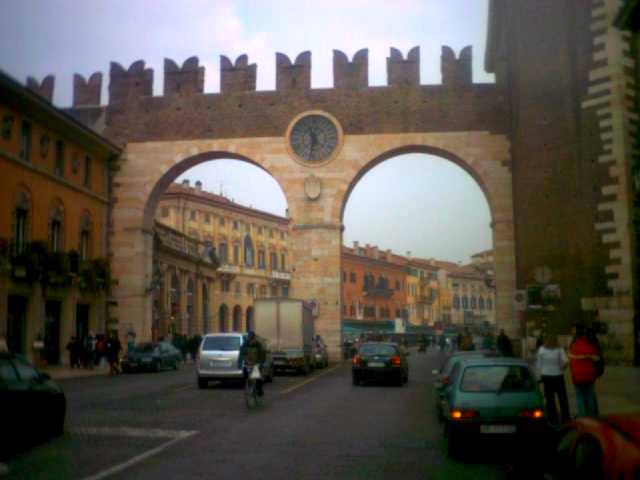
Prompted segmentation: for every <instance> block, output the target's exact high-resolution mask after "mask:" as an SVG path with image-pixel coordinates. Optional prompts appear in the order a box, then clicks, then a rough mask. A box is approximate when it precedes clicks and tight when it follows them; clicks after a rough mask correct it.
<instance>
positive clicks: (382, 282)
mask: <svg viewBox="0 0 640 480" xmlns="http://www.w3.org/2000/svg"><path fill="white" fill-rule="evenodd" d="M405 263H406V260H405V258H404V257H401V256H399V255H395V254H394V253H392V252H391V250H386V251H383V250H379V249H378V248H377V247H375V246H371V245H368V244H367V245H363V246H361V245H360V244H359V243H358V242H354V244H353V247H346V246H343V247H342V284H343V289H342V291H343V312H342V314H343V325H346V326H347V327H349V325H350V324H351V323H355V325H357V326H359V328H365V327H366V326H368V327H369V328H371V329H378V328H382V327H389V326H390V323H389V322H390V321H392V320H394V319H395V318H404V319H406V318H407V317H408V312H407V297H406V289H407V277H406V271H405ZM381 322H382V323H381Z"/></svg>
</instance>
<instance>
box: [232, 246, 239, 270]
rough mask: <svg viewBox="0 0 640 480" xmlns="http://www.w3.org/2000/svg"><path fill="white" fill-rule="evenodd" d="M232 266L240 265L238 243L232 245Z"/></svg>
mask: <svg viewBox="0 0 640 480" xmlns="http://www.w3.org/2000/svg"><path fill="white" fill-rule="evenodd" d="M233 264H234V265H240V243H238V242H234V243H233Z"/></svg>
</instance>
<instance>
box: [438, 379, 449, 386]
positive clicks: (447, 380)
mask: <svg viewBox="0 0 640 480" xmlns="http://www.w3.org/2000/svg"><path fill="white" fill-rule="evenodd" d="M440 382H442V385H444V386H447V385H449V384H450V383H451V380H450V379H449V377H442V379H441V380H440Z"/></svg>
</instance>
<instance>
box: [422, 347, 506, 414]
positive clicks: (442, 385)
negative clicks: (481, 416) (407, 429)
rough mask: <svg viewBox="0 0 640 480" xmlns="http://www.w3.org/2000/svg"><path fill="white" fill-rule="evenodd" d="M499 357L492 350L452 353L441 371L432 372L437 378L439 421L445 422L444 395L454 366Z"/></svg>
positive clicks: (437, 412) (435, 382)
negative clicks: (463, 362)
mask: <svg viewBox="0 0 640 480" xmlns="http://www.w3.org/2000/svg"><path fill="white" fill-rule="evenodd" d="M495 356H499V353H496V352H494V351H491V350H458V351H457V352H454V353H452V354H451V355H450V356H449V357H447V359H446V360H445V361H444V363H443V364H442V367H441V368H440V369H439V370H432V371H431V373H432V374H433V375H435V376H436V380H435V381H434V382H433V390H434V393H435V406H436V414H437V415H438V420H441V421H442V420H443V418H444V417H443V416H442V409H443V404H444V401H445V398H444V394H445V390H446V388H447V386H448V385H449V383H450V380H451V379H450V377H449V375H450V374H451V370H452V369H453V367H454V365H455V364H456V363H458V362H459V361H461V360H464V359H468V358H483V357H495Z"/></svg>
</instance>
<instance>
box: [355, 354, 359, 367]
mask: <svg viewBox="0 0 640 480" xmlns="http://www.w3.org/2000/svg"><path fill="white" fill-rule="evenodd" d="M360 360H361V359H360V354H356V356H355V357H353V364H354V365H355V366H356V367H359V366H360Z"/></svg>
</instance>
